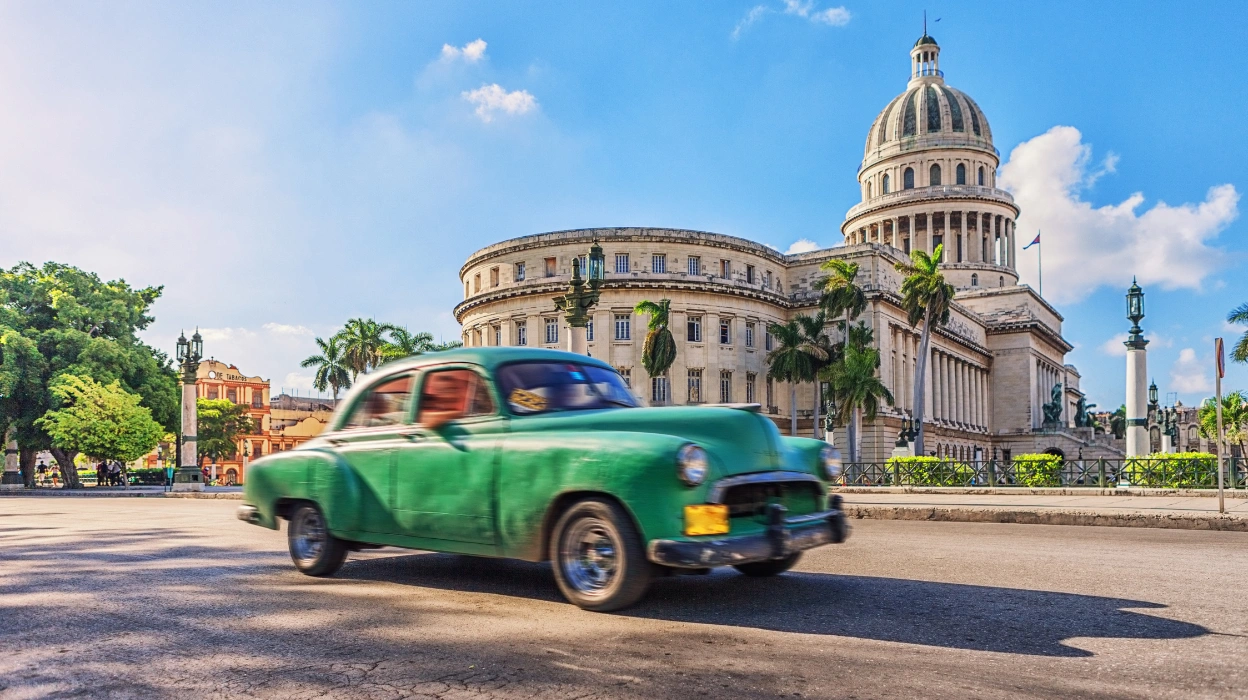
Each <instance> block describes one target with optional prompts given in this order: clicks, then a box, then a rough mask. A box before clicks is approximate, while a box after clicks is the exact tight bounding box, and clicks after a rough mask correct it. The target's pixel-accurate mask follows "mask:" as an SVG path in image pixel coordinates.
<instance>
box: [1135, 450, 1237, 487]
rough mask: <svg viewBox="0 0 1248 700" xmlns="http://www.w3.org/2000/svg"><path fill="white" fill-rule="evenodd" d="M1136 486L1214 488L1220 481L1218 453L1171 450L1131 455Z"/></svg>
mask: <svg viewBox="0 0 1248 700" xmlns="http://www.w3.org/2000/svg"><path fill="white" fill-rule="evenodd" d="M1125 471H1126V476H1127V480H1128V481H1130V482H1131V485H1132V486H1144V487H1147V488H1167V489H1197V488H1210V487H1212V486H1215V485H1217V483H1218V471H1217V457H1216V456H1214V455H1211V454H1209V453H1208V452H1169V453H1164V454H1162V453H1159V454H1151V455H1149V456H1147V457H1134V458H1131V459H1128V460H1127V462H1126V465H1125Z"/></svg>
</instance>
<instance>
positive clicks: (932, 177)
mask: <svg viewBox="0 0 1248 700" xmlns="http://www.w3.org/2000/svg"><path fill="white" fill-rule="evenodd" d="M927 181H928V184H929V185H932V186H933V187H934V186H936V185H939V184H940V166H939V165H937V164H935V163H932V167H931V169H930V170H928V178H927Z"/></svg>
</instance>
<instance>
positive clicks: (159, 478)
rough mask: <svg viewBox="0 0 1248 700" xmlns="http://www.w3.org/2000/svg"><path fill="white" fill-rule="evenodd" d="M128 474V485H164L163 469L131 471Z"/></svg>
mask: <svg viewBox="0 0 1248 700" xmlns="http://www.w3.org/2000/svg"><path fill="white" fill-rule="evenodd" d="M128 474H129V475H130V483H132V484H141V485H147V486H159V485H161V484H164V483H165V470H164V469H158V468H155V467H153V468H151V469H146V468H145V469H131V470H129V472H128Z"/></svg>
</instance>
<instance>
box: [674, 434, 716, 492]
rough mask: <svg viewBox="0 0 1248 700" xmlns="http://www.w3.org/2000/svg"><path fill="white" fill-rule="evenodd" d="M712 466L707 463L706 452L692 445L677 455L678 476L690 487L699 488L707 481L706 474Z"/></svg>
mask: <svg viewBox="0 0 1248 700" xmlns="http://www.w3.org/2000/svg"><path fill="white" fill-rule="evenodd" d="M709 467H710V465H709V463H708V462H707V461H706V450H704V449H702V448H701V447H698V446H697V445H694V444H693V443H690V444H688V445H685V446H684V447H681V448H680V452H677V453H676V475H677V476H679V477H680V480H681V481H683V482H685V484H686V485H688V486H697V485H698V484H701V483H702V482H703V481H706V472H707V471H708V469H709Z"/></svg>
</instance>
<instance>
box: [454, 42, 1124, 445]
mask: <svg viewBox="0 0 1248 700" xmlns="http://www.w3.org/2000/svg"><path fill="white" fill-rule="evenodd" d="M938 66H939V46H937V45H936V44H935V41H934V40H932V39H931V38H930V37H927V36H924V37H923V38H921V39H920V40H919V42H917V43H916V45H915V48H914V49H913V50H912V51H911V69H912V78H911V80H910V84H909V85H908V86H907V90H906V92H904V93H903V94H902V95H900V96H898V97H897V98H896V99H894V100H893V101H892V102H891V103H890V104H889V105H888V106H887V107H886V108H885V110H884V111H883V112H881V114H880V116H879V117H878V118H877V119H876V120H875V123H874V124H872V126H871V129H870V131H869V133H868V137H867V146H866V149H865V150H864V159H863V163H862V166H861V168H860V169H859V178H858V180H859V186H860V190H861V194H862V202H861V203H860V204H858V205H856V206H854V207H853V208H852V209H850V211H849V212H848V214H847V215H846V218H845V221H844V223H843V224H842V226H841V232H842V236H843V239H844V243H843V245H838V246H836V247H832V248H826V249H822V250H817V251H813V252H809V253H801V254H796V255H785V254H782V253H780V252H778V251H776V250H774V249H772V248H769V247H767V246H764V245H761V244H758V243H755V242H753V241H750V240H746V239H743V238H737V237H734V236H726V235H722V234H716V233H707V232H701V231H687V230H678V229H666V228H597V229H580V230H572V231H557V232H552V233H543V234H537V235H532V236H525V237H522V238H516V239H512V240H508V241H503V242H501V243H497V244H495V245H491V246H489V247H487V248H484V249H482V250H479V251H477V252H476V253H473V254H472V255H471V256H470V257H469V258H468V260H467V262H466V263H465V264H464V265H463V267H462V268H461V270H460V281H461V283H462V284H463V287H464V300H463V301H462V302H460V303H459V304H458V305H457V306H456V307H455V316H456V319H457V320H458V321H459V322H460V323H461V324H462V326H463V341H464V344H465V345H467V346H480V345H528V346H536V347H552V348H563V347H566V346H567V343H566V337H565V334H566V333H567V332H568V329H567V328H566V327H565V324H564V322H563V320H562V317H561V315H560V314H559V313H557V312H556V310H555V306H554V302H553V298H554V297H555V296H556V295H558V294H560V293H562V292H563V291H564V290H565V289H566V288H567V284H568V281H569V279H570V277H571V273H572V261H573V260H574V259H578V258H582V257H583V256H585V255H586V254H587V253H588V251H589V247H590V246H591V245H592V244H593V242H595V241H597V242H598V243H599V244H600V245H601V246H602V247H603V250H604V252H605V255H606V277H605V281H604V284H603V286H602V295H601V300H600V301H599V304H598V306H597V307H596V308H595V309H594V311H593V322H592V335H591V336H590V339H589V341H588V351H589V354H591V355H593V356H594V357H599V358H602V359H605V360H607V361H608V362H610V363H611V364H612V365H614V366H615V367H617V368H618V369H619V370H620V372H621V373H622V374H623V375H624V377H625V378H626V379H628V380H629V382H630V385H631V386H632V387H633V389H634V391H635V393H637V394H638V396H639V397H640V398H641V399H642V400H643V401H646V402H647V403H650V404H672V403H680V404H684V403H719V402H749V403H759V404H761V405H762V406H763V407H764V411H765V412H766V413H767V414H768V415H770V416H771V417H772V418H773V419H775V420H776V423H777V424H778V425H779V426H780V428H781V429H782V430H784V431H786V432H787V431H788V430H789V426H790V417H791V416H792V415H793V410H794V409H793V401H792V394H791V389H792V387H789V386H787V385H782V384H779V383H774V382H771V381H769V380H768V379H767V377H766V375H767V359H766V357H767V352H768V351H769V350H770V349H771V341H770V334H769V333H768V332H767V327H768V325H769V324H771V323H781V322H784V321H786V320H788V319H790V318H792V317H793V316H794V315H796V314H799V313H806V314H809V313H813V312H814V311H816V310H817V305H818V301H819V294H818V292H817V291H816V288H815V282H816V281H817V280H818V279H819V278H820V277H822V276H823V275H824V273H822V272H821V271H820V266H821V265H822V264H823V263H824V262H826V261H828V260H830V259H832V258H841V259H845V260H849V261H851V262H856V263H858V264H859V275H858V279H857V283H858V284H859V286H861V287H862V288H863V290H864V291H865V293H866V296H867V299H868V307H867V309H866V311H865V312H864V313H863V314H862V316H861V317H860V318H859V321H860V322H863V323H866V324H868V325H870V326H871V328H872V329H873V331H874V338H875V343H876V346H877V347H878V348H879V350H880V354H881V367H880V374H881V379H882V380H883V381H884V383H885V385H886V386H888V387H889V389H890V391H891V392H892V393H893V395H894V397H895V405H894V406H892V407H886V408H885V409H884V410H883V411H882V412H881V413H880V415H879V416H878V417H877V419H876V420H875V421H872V422H869V423H868V424H866V425H864V430H863V456H864V459H867V460H884V459H887V458H888V456H889V455H890V454H891V452H892V450H893V446H894V443H895V441H896V439H897V435H898V432H899V430H900V428H901V425H902V420H903V418H905V417H907V416H909V415H910V414H911V411H912V410H913V408H914V405H915V391H914V376H915V369H916V354H917V350H918V346H919V333H918V331H919V329H917V328H912V327H911V326H910V325H909V323H908V322H907V320H906V315H905V313H904V312H903V311H902V309H901V296H900V291H899V290H900V288H901V283H902V280H903V276H902V274H901V273H899V272H898V271H897V270H896V265H897V264H899V263H904V262H906V261H907V260H908V256H909V254H910V251H912V250H923V251H926V252H928V253H933V252H934V250H935V248H936V246H937V245H942V244H943V246H944V248H943V249H942V250H943V253H942V258H941V260H942V263H943V268H944V270H945V274H946V277H947V278H948V279H949V281H950V282H951V283H952V284H954V285H955V287H956V288H957V289H958V294H957V296H956V298H955V303H954V304H953V309H952V313H951V318H950V322H949V324H948V325H946V326H944V327H942V328H939V329H937V330H936V331H935V333H934V334H933V337H932V340H931V343H930V353H931V355H930V357H929V359H928V363H927V366H928V370H927V372H926V377H925V382H924V385H923V387H922V391H923V392H924V393H925V402H926V407H927V409H926V415H925V430H926V435H927V446H926V447H927V449H928V450H929V451H930V452H934V453H936V454H938V455H941V456H953V457H957V458H960V459H968V460H970V459H976V458H983V459H988V458H992V457H994V456H995V457H997V458H1002V457H1006V456H1008V455H1009V454H1010V453H1013V454H1020V453H1022V452H1032V451H1045V450H1051V451H1058V452H1061V453H1063V454H1070V455H1072V456H1073V455H1074V454H1075V453H1076V452H1077V451H1078V450H1080V449H1083V450H1084V454H1085V456H1087V457H1097V456H1105V457H1116V456H1119V453H1118V451H1117V450H1115V449H1114V448H1113V447H1111V446H1109V445H1107V444H1106V442H1105V441H1104V440H1100V441H1094V440H1092V439H1091V436H1090V431H1087V430H1086V429H1084V430H1076V429H1074V427H1073V420H1074V415H1075V410H1076V406H1077V405H1078V402H1079V400H1080V398H1081V397H1082V396H1083V395H1082V393H1081V392H1080V390H1079V379H1080V376H1079V373H1078V371H1077V370H1076V369H1075V368H1074V367H1073V366H1071V365H1068V364H1066V363H1065V355H1066V353H1067V352H1069V351H1070V350H1071V345H1070V344H1069V343H1068V342H1066V340H1064V339H1063V338H1062V334H1061V324H1062V316H1061V314H1060V313H1058V311H1057V310H1056V309H1054V308H1053V307H1052V306H1051V305H1049V304H1048V303H1047V302H1046V301H1045V300H1044V299H1042V298H1041V297H1040V296H1039V295H1038V294H1037V293H1036V292H1035V291H1034V290H1032V289H1031V288H1030V287H1027V286H1025V285H1019V284H1018V275H1017V272H1016V271H1015V270H1016V262H1017V260H1016V241H1015V232H1014V220H1015V219H1016V217H1017V216H1018V207H1017V206H1016V205H1015V204H1014V201H1013V198H1012V197H1011V196H1010V194H1009V193H1008V192H1005V191H1002V190H998V189H996V188H995V184H996V169H997V165H998V163H999V155H998V154H997V151H996V149H995V148H994V147H993V145H992V138H991V131H990V130H989V126H988V121H987V118H986V117H985V116H984V115H983V113H982V111H980V110H979V107H978V106H977V105H975V103H974V102H973V101H972V100H971V99H970V98H969V97H967V96H966V95H964V94H963V93H961V92H958V91H956V90H953V89H952V88H948V87H946V86H945V85H944V79H943V74H941V73H940V70H939V67H938ZM582 265H583V260H582ZM581 269H582V270H583V269H585V268H584V267H583V266H582V268H581ZM664 298H666V299H670V300H671V309H672V316H671V326H670V327H671V329H672V332H673V335H674V336H675V338H676V341H677V356H676V363H675V364H674V365H673V366H672V368H671V369H670V370H669V371H668V373H667V376H666V377H660V378H653V379H652V378H650V377H647V376H646V375H645V372H644V370H643V369H642V364H641V349H642V342H643V340H644V337H645V324H646V319H645V318H644V317H639V316H638V315H636V314H634V313H633V311H632V309H633V307H634V306H635V305H636V304H637V302H638V301H641V300H643V299H649V300H652V301H658V300H659V299H664ZM828 330H829V335H831V336H832V338H833V340H838V341H839V339H840V337H839V330H837V329H836V328H835V327H834V325H832V324H830V325H829V328H828ZM1056 384H1061V385H1062V391H1061V394H1060V396H1061V402H1062V407H1063V415H1062V419H1061V421H1060V422H1059V424H1057V425H1047V426H1046V425H1045V424H1044V419H1043V415H1044V414H1043V406H1044V404H1045V403H1048V402H1049V401H1050V397H1051V395H1052V391H1053V388H1054V386H1055V385H1056ZM814 408H815V387H814V386H812V385H809V384H807V385H801V386H798V387H797V388H796V410H797V415H798V417H799V419H800V421H799V430H798V432H799V434H805V435H811V434H814V433H815V427H816V426H814V425H813V420H812V416H813V413H814ZM834 439H835V440H836V441H837V442H838V443H840V444H842V445H843V444H845V443H844V440H845V435H844V430H843V429H838V430H837V431H836V434H835V435H834Z"/></svg>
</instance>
